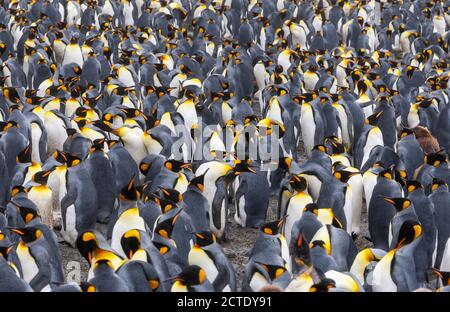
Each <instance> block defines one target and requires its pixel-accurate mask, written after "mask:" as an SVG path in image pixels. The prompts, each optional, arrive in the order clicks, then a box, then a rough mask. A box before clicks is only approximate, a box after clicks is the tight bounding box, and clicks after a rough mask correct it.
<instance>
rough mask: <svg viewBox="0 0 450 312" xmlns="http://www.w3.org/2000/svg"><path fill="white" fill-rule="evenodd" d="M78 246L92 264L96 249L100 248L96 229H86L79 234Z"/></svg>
mask: <svg viewBox="0 0 450 312" xmlns="http://www.w3.org/2000/svg"><path fill="white" fill-rule="evenodd" d="M75 244H76V246H77V249H78V251H79V252H80V253H81V255H82V256H83V257H84V258H85V259H86V260H87V262H88V263H89V265H92V258H93V253H94V250H95V249H97V248H99V242H98V239H97V235H96V233H95V232H94V231H90V230H87V231H84V232H82V233H80V234H79V235H78V238H77V241H76V243H75Z"/></svg>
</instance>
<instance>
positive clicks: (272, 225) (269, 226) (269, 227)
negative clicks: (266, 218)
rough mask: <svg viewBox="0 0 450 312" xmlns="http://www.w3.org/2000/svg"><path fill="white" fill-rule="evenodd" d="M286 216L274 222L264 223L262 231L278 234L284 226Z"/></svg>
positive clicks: (268, 233)
mask: <svg viewBox="0 0 450 312" xmlns="http://www.w3.org/2000/svg"><path fill="white" fill-rule="evenodd" d="M286 217H287V216H284V217H282V218H281V219H278V220H276V221H273V222H268V223H265V224H263V225H262V226H261V227H260V231H261V232H263V233H264V234H267V235H278V234H279V233H280V229H281V227H282V226H283V224H284V222H285V221H286Z"/></svg>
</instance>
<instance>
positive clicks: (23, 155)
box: [16, 144, 31, 164]
mask: <svg viewBox="0 0 450 312" xmlns="http://www.w3.org/2000/svg"><path fill="white" fill-rule="evenodd" d="M16 162H17V163H22V164H25V163H31V145H30V144H28V145H27V146H26V147H25V149H24V150H23V151H21V152H20V153H19V155H17V157H16Z"/></svg>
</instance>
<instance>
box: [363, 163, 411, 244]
mask: <svg viewBox="0 0 450 312" xmlns="http://www.w3.org/2000/svg"><path fill="white" fill-rule="evenodd" d="M402 195H403V190H402V188H401V186H400V185H399V184H398V183H397V182H396V181H395V180H394V174H393V171H392V169H387V170H384V171H382V172H380V173H379V174H378V178H377V184H376V185H375V187H374V188H373V191H372V196H371V200H370V203H369V208H368V219H369V233H370V239H371V240H372V242H373V243H374V246H375V248H379V249H383V250H386V251H387V250H388V249H389V241H388V238H389V223H390V221H391V219H392V218H393V217H394V215H395V212H396V211H395V208H394V207H393V206H392V205H390V204H389V203H387V202H386V201H385V200H384V199H383V197H382V196H385V197H402Z"/></svg>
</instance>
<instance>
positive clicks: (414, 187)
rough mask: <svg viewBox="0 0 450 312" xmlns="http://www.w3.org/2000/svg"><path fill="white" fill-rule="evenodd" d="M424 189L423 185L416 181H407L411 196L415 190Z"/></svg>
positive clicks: (407, 188)
mask: <svg viewBox="0 0 450 312" xmlns="http://www.w3.org/2000/svg"><path fill="white" fill-rule="evenodd" d="M418 189H423V185H422V184H421V183H420V182H419V181H416V180H407V181H406V190H407V191H408V194H411V193H412V192H414V191H415V190H418Z"/></svg>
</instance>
